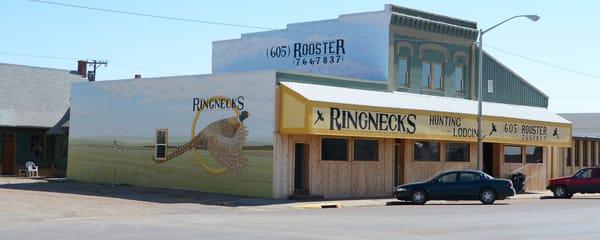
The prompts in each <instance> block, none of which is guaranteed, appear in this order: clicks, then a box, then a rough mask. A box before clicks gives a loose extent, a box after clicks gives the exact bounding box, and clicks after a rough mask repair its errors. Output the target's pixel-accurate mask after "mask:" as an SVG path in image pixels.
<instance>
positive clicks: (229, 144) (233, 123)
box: [154, 111, 250, 172]
mask: <svg viewBox="0 0 600 240" xmlns="http://www.w3.org/2000/svg"><path fill="white" fill-rule="evenodd" d="M249 116H250V114H249V113H248V111H242V112H241V113H240V114H239V115H238V116H234V117H230V118H224V119H220V120H217V121H214V122H212V123H210V124H208V125H207V126H206V127H205V128H204V129H202V130H201V131H200V132H199V133H198V134H196V136H194V137H193V138H192V140H190V141H189V142H187V143H185V144H183V145H181V146H180V147H178V148H177V149H176V150H175V151H173V152H171V153H169V154H167V156H166V157H165V159H164V160H158V159H154V161H156V162H157V163H163V162H167V161H170V160H172V159H174V158H176V157H179V156H181V155H183V154H184V153H185V152H187V151H189V150H191V149H200V148H201V146H205V147H206V150H208V152H209V153H210V154H211V155H212V156H213V157H214V158H215V159H216V160H217V161H218V162H219V163H220V164H222V165H223V166H225V167H227V168H229V169H231V170H232V171H234V172H238V171H239V170H241V169H243V168H244V167H246V166H247V165H248V160H247V159H246V157H244V156H243V155H242V148H243V147H244V143H245V142H246V138H247V137H248V130H246V126H245V125H244V120H246V119H247V118H248V117H249Z"/></svg>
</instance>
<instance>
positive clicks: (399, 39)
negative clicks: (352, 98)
mask: <svg viewBox="0 0 600 240" xmlns="http://www.w3.org/2000/svg"><path fill="white" fill-rule="evenodd" d="M28 1H30V2H36V3H43V4H50V5H56V6H62V7H71V8H78V9H86V10H94V11H101V12H109V13H117V14H125V15H133V16H141V17H150V18H159V19H165V20H174V21H183V22H192V23H201V24H212V25H220V26H229V27H241V28H250V29H258V30H268V31H274V30H281V31H287V32H293V33H303V34H320V35H328V34H327V33H322V32H304V31H295V30H289V29H276V28H271V27H263V26H256V25H243V24H233V23H223V22H217V21H207V20H198V19H191V18H181V17H171V16H163V15H155V14H147V13H139V12H131V11H123V10H114V9H107V8H97V7H89V6H83V5H75V4H67V3H59V2H52V1H44V0H28ZM329 35H335V36H340V35H342V34H329ZM344 35H345V36H352V37H360V38H371V39H384V38H383V37H379V36H358V35H347V34H344ZM393 40H397V41H413V42H434V43H452V44H473V43H474V42H473V41H469V40H465V41H437V40H424V39H412V38H393ZM486 46H487V47H489V48H491V49H494V50H497V51H500V52H503V53H506V54H509V55H512V56H515V57H520V58H523V59H527V60H529V61H533V62H537V63H540V64H543V65H546V66H550V67H554V68H558V69H561V70H564V71H568V72H572V73H576V74H580V75H583V76H587V77H592V78H597V79H600V75H596V74H591V73H586V72H582V71H578V70H575V69H571V68H567V67H562V66H559V65H556V64H552V63H548V62H546V61H542V60H538V59H535V58H531V57H527V56H523V55H520V54H516V53H512V52H509V51H506V50H502V49H499V48H496V47H493V46H490V45H486ZM41 57H43V56H41ZM49 58H53V57H49ZM56 58H58V59H61V58H60V57H56Z"/></svg>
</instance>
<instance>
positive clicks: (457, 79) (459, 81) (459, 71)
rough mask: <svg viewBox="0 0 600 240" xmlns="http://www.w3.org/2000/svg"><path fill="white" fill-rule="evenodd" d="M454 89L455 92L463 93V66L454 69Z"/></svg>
mask: <svg viewBox="0 0 600 240" xmlns="http://www.w3.org/2000/svg"><path fill="white" fill-rule="evenodd" d="M454 89H455V91H456V92H457V93H461V94H464V93H465V72H464V67H463V66H459V67H456V68H455V69H454Z"/></svg>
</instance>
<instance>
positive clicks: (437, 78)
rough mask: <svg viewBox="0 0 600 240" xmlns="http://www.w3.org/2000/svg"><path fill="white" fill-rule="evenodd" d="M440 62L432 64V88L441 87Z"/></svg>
mask: <svg viewBox="0 0 600 240" xmlns="http://www.w3.org/2000/svg"><path fill="white" fill-rule="evenodd" d="M442 76H443V75H442V64H439V63H434V64H433V74H432V77H431V78H432V79H433V84H432V85H433V89H439V90H441V89H442Z"/></svg>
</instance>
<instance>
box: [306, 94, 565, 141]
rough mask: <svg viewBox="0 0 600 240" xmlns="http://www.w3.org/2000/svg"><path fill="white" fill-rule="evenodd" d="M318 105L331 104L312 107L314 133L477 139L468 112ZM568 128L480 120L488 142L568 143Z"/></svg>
mask: <svg viewBox="0 0 600 240" xmlns="http://www.w3.org/2000/svg"><path fill="white" fill-rule="evenodd" d="M320 105H330V106H326V107H321V106H315V107H313V108H312V112H311V116H312V123H313V124H312V126H310V128H312V131H313V132H314V133H320V134H332V135H340V134H341V135H350V136H367V137H399V138H407V137H408V138H429V139H443V140H453V141H471V142H473V141H477V119H476V117H475V116H471V115H463V114H453V113H438V112H427V111H410V110H391V109H390V110H379V111H374V110H375V109H373V110H369V109H368V107H367V108H364V107H363V108H348V107H343V106H338V105H335V104H320ZM570 131H571V128H570V126H569V125H566V124H556V123H543V122H535V121H527V120H520V119H506V118H495V117H484V122H483V132H484V135H485V136H486V139H485V140H486V141H490V142H492V141H493V142H501V143H514V144H530V145H568V144H569V143H570V136H571V132H570ZM561 136H562V137H561Z"/></svg>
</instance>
